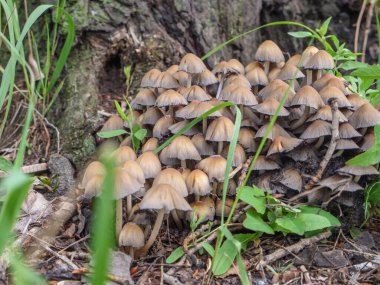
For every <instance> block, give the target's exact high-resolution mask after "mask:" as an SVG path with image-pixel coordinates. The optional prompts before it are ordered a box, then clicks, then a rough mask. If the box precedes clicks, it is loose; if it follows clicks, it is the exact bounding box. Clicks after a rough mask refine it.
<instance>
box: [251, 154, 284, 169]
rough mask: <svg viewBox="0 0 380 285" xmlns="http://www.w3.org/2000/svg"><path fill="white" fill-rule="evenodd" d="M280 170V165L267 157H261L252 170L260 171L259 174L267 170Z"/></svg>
mask: <svg viewBox="0 0 380 285" xmlns="http://www.w3.org/2000/svg"><path fill="white" fill-rule="evenodd" d="M275 169H280V165H278V163H277V162H275V161H274V160H272V159H270V158H268V157H266V156H265V155H259V156H258V157H257V160H256V162H255V164H254V165H253V168H252V170H258V171H259V173H263V171H265V170H275Z"/></svg>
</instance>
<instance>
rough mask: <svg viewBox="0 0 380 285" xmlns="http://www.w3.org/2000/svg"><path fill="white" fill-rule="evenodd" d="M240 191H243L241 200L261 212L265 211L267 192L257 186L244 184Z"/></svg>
mask: <svg viewBox="0 0 380 285" xmlns="http://www.w3.org/2000/svg"><path fill="white" fill-rule="evenodd" d="M238 191H241V193H240V196H239V198H240V200H242V201H244V202H246V203H247V204H249V205H251V206H252V207H253V208H254V209H255V210H256V211H257V212H258V213H259V214H264V213H265V193H264V191H263V190H261V189H260V188H258V187H256V186H252V187H249V186H244V187H240V188H239V189H238Z"/></svg>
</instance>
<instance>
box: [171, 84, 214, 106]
mask: <svg viewBox="0 0 380 285" xmlns="http://www.w3.org/2000/svg"><path fill="white" fill-rule="evenodd" d="M178 93H180V94H181V95H182V96H183V97H185V99H186V100H187V101H189V102H191V101H194V100H197V101H209V100H210V99H211V98H212V97H211V96H210V95H208V94H207V93H206V92H205V91H204V90H203V89H202V88H200V87H199V86H196V85H194V86H191V87H182V88H180V89H178Z"/></svg>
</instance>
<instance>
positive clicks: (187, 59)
mask: <svg viewBox="0 0 380 285" xmlns="http://www.w3.org/2000/svg"><path fill="white" fill-rule="evenodd" d="M178 69H179V70H181V71H185V72H187V73H188V80H187V87H190V86H191V79H192V75H193V74H195V73H201V72H203V71H205V70H206V69H207V67H206V65H205V64H204V63H203V61H202V60H201V59H200V58H199V57H197V56H196V55H194V54H192V53H188V54H186V55H185V56H184V57H183V58H182V59H181V62H180V64H179V67H178Z"/></svg>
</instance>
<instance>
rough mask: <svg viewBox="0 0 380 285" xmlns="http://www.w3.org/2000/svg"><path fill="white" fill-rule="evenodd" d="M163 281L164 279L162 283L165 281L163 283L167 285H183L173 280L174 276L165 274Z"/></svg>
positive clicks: (175, 279)
mask: <svg viewBox="0 0 380 285" xmlns="http://www.w3.org/2000/svg"><path fill="white" fill-rule="evenodd" d="M163 279H164V280H163V281H165V283H167V284H169V285H182V284H183V283H182V282H181V281H179V280H178V279H177V278H175V277H174V276H170V275H169V274H167V273H163Z"/></svg>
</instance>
